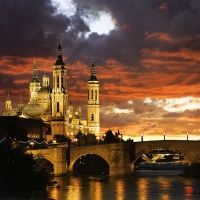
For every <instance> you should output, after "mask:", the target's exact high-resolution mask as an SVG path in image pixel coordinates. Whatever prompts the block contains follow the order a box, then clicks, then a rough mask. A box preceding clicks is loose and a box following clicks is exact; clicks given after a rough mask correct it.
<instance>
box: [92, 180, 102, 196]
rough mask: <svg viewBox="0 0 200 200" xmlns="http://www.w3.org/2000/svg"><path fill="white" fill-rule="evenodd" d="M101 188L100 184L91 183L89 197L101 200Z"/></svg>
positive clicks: (96, 182)
mask: <svg viewBox="0 0 200 200" xmlns="http://www.w3.org/2000/svg"><path fill="white" fill-rule="evenodd" d="M101 193H102V186H101V182H98V181H93V182H92V184H91V187H90V196H91V197H93V198H94V199H95V200H101V199H102V195H101Z"/></svg>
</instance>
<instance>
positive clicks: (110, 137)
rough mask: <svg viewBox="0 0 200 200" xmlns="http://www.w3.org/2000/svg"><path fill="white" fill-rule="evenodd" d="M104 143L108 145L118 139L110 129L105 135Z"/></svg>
mask: <svg viewBox="0 0 200 200" xmlns="http://www.w3.org/2000/svg"><path fill="white" fill-rule="evenodd" d="M104 142H105V143H107V144H110V143H115V142H116V138H115V136H114V135H113V133H112V131H111V130H110V129H109V130H108V131H107V132H105V134H104Z"/></svg>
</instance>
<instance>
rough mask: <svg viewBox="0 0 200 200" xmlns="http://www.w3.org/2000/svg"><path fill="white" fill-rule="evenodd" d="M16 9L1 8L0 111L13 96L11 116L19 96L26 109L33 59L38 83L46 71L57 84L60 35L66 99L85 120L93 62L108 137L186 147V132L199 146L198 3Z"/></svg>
mask: <svg viewBox="0 0 200 200" xmlns="http://www.w3.org/2000/svg"><path fill="white" fill-rule="evenodd" d="M16 2H17V3H16V5H13V4H12V3H8V2H7V1H5V0H3V1H1V3H0V11H1V13H2V20H1V21H0V23H1V27H2V28H1V30H0V33H1V39H0V41H1V46H0V49H1V50H0V54H1V56H0V57H1V59H0V108H1V110H3V109H4V106H5V99H6V96H7V93H8V90H9V91H10V98H11V100H12V107H13V109H15V110H16V109H17V103H18V101H19V94H20V92H21V93H22V100H23V102H24V104H25V105H26V104H27V103H28V100H29V83H30V81H31V76H32V68H33V61H34V58H35V59H36V63H37V68H38V74H39V80H40V81H41V80H42V76H43V74H44V72H45V69H46V67H47V72H48V74H49V75H50V78H51V81H52V76H51V73H52V65H53V63H54V62H55V59H56V48H57V44H58V37H59V36H60V38H61V44H62V48H63V56H64V62H65V64H66V66H67V92H68V97H69V100H71V101H72V103H73V105H74V107H75V108H76V106H77V105H78V102H80V105H81V107H82V112H83V115H84V117H85V118H87V116H86V104H87V81H88V79H89V77H90V70H91V69H90V66H91V64H92V60H93V58H92V57H94V63H95V66H96V76H97V78H98V80H99V83H100V126H101V134H102V135H103V134H104V133H105V132H106V131H107V130H108V129H111V130H112V131H113V133H114V132H117V131H118V130H119V131H120V133H121V134H122V135H123V138H125V139H127V138H129V137H130V138H133V139H134V140H135V141H140V139H141V138H140V137H141V134H144V140H154V139H160V140H162V139H163V133H166V140H167V139H183V140H185V139H186V133H187V132H188V133H189V139H193V140H199V139H200V37H199V35H200V28H199V26H198V24H199V20H200V16H199V14H198V13H199V12H200V2H197V1H196V2H195V1H186V2H185V4H184V3H182V1H179V0H178V1H162V0H161V1H156V0H152V1H149V2H148V3H147V1H143V0H141V1H135V0H133V1H127V2H126V3H122V2H121V1H115V3H113V2H112V1H111V2H110V1H106V0H102V1H95V0H94V1H90V0H70V1H65V0H52V1H51V2H52V3H48V2H47V1H38V2H37V3H33V2H29V4H27V3H26V1H22V3H21V4H20V3H19V2H18V1H16ZM3 3H5V4H6V5H7V9H3V6H2V5H4V4H3ZM1 4H2V5H1ZM19 9H20V12H19ZM5 10H7V12H6V11H5ZM36 13H37V14H36ZM27 15H28V17H27ZM7 27H10V28H9V29H8V28H7ZM51 85H52V82H51Z"/></svg>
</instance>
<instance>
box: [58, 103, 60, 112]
mask: <svg viewBox="0 0 200 200" xmlns="http://www.w3.org/2000/svg"><path fill="white" fill-rule="evenodd" d="M57 112H60V107H59V102H57Z"/></svg>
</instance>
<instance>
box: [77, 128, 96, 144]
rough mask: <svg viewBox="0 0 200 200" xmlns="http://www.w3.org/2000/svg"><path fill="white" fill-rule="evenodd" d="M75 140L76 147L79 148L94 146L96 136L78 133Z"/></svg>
mask: <svg viewBox="0 0 200 200" xmlns="http://www.w3.org/2000/svg"><path fill="white" fill-rule="evenodd" d="M75 138H76V139H78V141H77V145H79V146H83V145H93V144H96V136H95V134H93V133H88V134H84V133H82V132H81V131H79V132H78V133H77V134H76V135H75Z"/></svg>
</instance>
